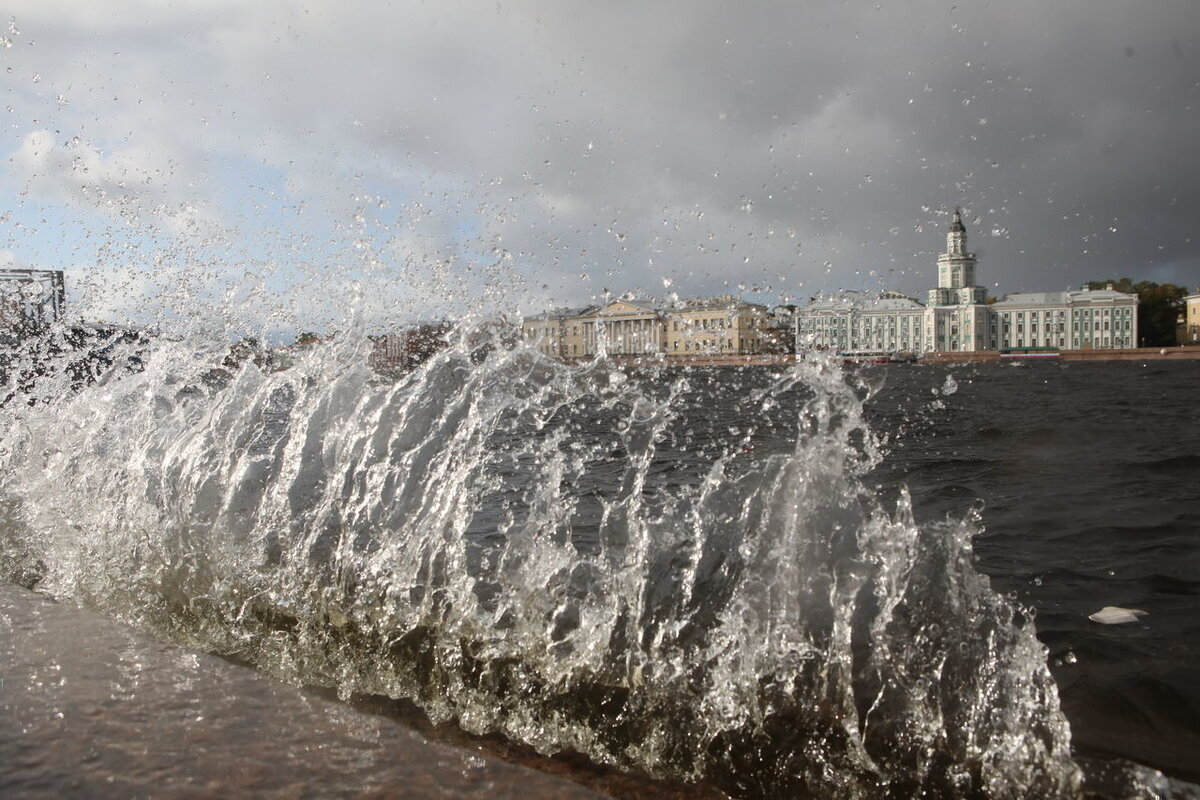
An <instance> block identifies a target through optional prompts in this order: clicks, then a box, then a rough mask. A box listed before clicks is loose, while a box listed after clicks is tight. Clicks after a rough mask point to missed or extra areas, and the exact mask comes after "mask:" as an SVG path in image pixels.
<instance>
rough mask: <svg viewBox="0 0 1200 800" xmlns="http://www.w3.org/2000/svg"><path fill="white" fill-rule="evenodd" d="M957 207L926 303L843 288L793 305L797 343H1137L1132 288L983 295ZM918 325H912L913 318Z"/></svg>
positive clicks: (892, 347) (937, 347)
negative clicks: (1000, 296)
mask: <svg viewBox="0 0 1200 800" xmlns="http://www.w3.org/2000/svg"><path fill="white" fill-rule="evenodd" d="M975 266H976V258H975V254H974V253H971V252H970V251H969V250H968V249H967V229H966V226H965V225H963V221H962V214H961V212H960V210H959V209H955V211H954V219H953V221H952V222H951V223H950V230H949V231H947V233H946V251H945V252H944V253H942V254H940V255H939V256H938V259H937V271H938V285H937V287H936V288H934V289H930V290H929V292H928V295H927V297H926V300H927V302H926V304H925V305H922V304H921V303H919V302H918V301H916V300H914V299H913V298H910V297H906V296H904V295H902V294H899V293H897V292H882V293H878V294H869V293H864V292H840V293H838V294H836V295H833V296H830V297H823V298H819V299H816V300H814V301H813V302H812V303H811V304H810V305H808V306H806V307H804V308H801V309H798V310H797V312H796V347H797V349H798V350H800V351H803V350H809V349H813V350H836V351H838V352H841V353H847V354H868V353H871V354H891V353H935V352H955V351H975V350H998V349H1014V350H1015V349H1022V350H1028V349H1064V350H1087V349H1123V348H1131V347H1136V346H1137V303H1138V298H1137V296H1136V295H1132V294H1124V293H1122V292H1116V291H1113V290H1112V288H1111V287H1109V288H1108V289H1102V290H1093V291H1089V290H1087V289H1086V288H1085V289H1082V290H1080V291H1077V292H1073V291H1066V292H1038V293H1025V294H1010V295H1006V296H1005V298H1004V299H1003V300H1000V301H998V302H994V303H988V302H987V290H986V289H985V288H984V287H983V286H980V285H979V284H977V283H976V277H975ZM915 325H919V326H920V327H919V330H916V331H914V326H915Z"/></svg>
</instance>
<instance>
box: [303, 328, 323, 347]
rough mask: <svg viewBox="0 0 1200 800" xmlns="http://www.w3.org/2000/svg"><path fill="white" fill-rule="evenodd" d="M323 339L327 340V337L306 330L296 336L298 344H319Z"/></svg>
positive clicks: (308, 345) (309, 345) (307, 345)
mask: <svg viewBox="0 0 1200 800" xmlns="http://www.w3.org/2000/svg"><path fill="white" fill-rule="evenodd" d="M323 341H325V337H323V336H321V335H320V334H317V333H313V332H312V331H305V332H304V333H302V334H300V335H299V336H297V337H296V346H297V347H312V346H313V345H318V344H320V343H321V342H323Z"/></svg>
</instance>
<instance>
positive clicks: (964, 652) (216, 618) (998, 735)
mask: <svg viewBox="0 0 1200 800" xmlns="http://www.w3.org/2000/svg"><path fill="white" fill-rule="evenodd" d="M366 347H367V343H366V342H365V341H363V340H361V339H355V338H354V337H350V336H347V337H344V338H343V339H341V340H339V341H338V342H335V343H332V344H328V345H325V346H320V347H315V348H312V349H309V350H307V351H304V352H301V353H299V354H295V355H293V356H292V357H291V359H290V361H291V363H290V365H288V366H286V367H283V368H281V367H280V365H276V366H274V367H271V366H268V365H261V366H260V365H257V364H255V363H253V362H252V361H246V362H244V363H242V364H241V365H239V366H235V367H232V368H229V369H227V370H226V371H225V372H224V373H223V374H222V375H221V376H220V379H216V378H214V377H213V374H212V372H211V371H209V367H210V366H211V364H212V360H213V358H214V353H215V352H217V349H218V348H217V347H216V346H213V345H206V344H204V343H202V342H199V341H197V340H196V339H194V338H189V339H187V340H181V341H175V342H168V341H158V342H156V343H154V344H153V346H152V347H150V348H149V350H148V352H147V353H145V354H144V357H143V362H144V363H142V364H141V366H142V369H141V371H140V372H128V371H123V372H121V373H120V374H116V373H113V374H110V375H108V376H105V377H103V378H102V379H101V380H100V381H99V382H98V383H97V384H95V385H92V386H89V387H86V388H85V389H83V390H80V391H74V392H72V391H71V390H70V388H69V387H68V386H66V385H64V384H63V383H62V382H61V381H60V382H58V383H54V382H53V381H46V382H45V384H44V385H45V386H46V387H48V388H45V389H44V390H43V395H42V396H39V397H38V398H36V402H34V403H33V404H32V405H27V404H25V403H10V404H9V406H8V408H7V409H6V410H5V417H4V426H5V427H4V432H3V444H2V451H0V457H2V458H3V461H4V473H3V474H4V476H5V477H4V478H3V482H2V485H0V492H2V496H3V499H4V503H5V511H4V513H5V514H6V517H7V518H6V519H5V520H4V521H3V528H4V537H5V538H4V542H3V544H2V547H3V559H4V560H3V567H4V569H5V570H6V572H7V577H9V578H10V579H12V578H16V579H19V580H22V581H24V582H26V583H33V582H37V583H38V584H39V586H40V587H41V588H43V589H44V590H46V591H49V592H52V593H54V594H55V595H57V596H60V597H64V598H71V599H74V600H76V601H78V602H82V603H86V604H88V605H92V606H95V607H98V608H101V609H104V610H105V611H107V612H109V613H111V614H114V615H117V616H119V617H122V618H124V619H127V620H130V621H132V622H135V623H136V624H139V625H143V626H148V627H151V628H153V629H156V630H158V631H161V632H164V633H166V634H168V635H170V636H172V637H175V638H177V639H180V640H183V641H187V642H190V643H194V644H198V645H200V646H202V647H205V648H209V649H212V650H215V651H218V652H222V653H227V654H230V655H233V656H237V657H239V658H242V659H246V660H249V661H251V662H253V663H255V664H257V665H259V666H260V667H261V668H262V669H264V670H268V671H270V672H272V673H274V674H277V675H280V676H283V677H285V678H287V679H289V680H294V681H300V682H306V683H320V684H325V685H332V686H336V687H337V688H338V690H339V691H341V692H342V693H344V694H349V693H353V692H373V693H384V694H388V695H392V696H397V697H407V698H411V699H413V700H415V701H416V702H417V703H418V704H419V705H420V706H421V707H422V708H423V709H424V710H425V711H426V712H427V713H428V714H429V716H430V717H431V718H432V719H434V720H438V721H443V720H455V721H457V723H458V724H459V725H461V726H462V727H464V728H466V729H467V730H469V731H473V732H480V733H483V732H500V733H503V734H504V735H505V736H508V737H510V738H512V739H515V740H518V741H522V742H526V743H529V744H531V745H533V746H534V747H536V748H538V749H539V750H542V751H546V752H555V751H561V750H567V749H570V750H576V751H580V752H583V753H586V754H588V755H589V756H591V757H592V758H594V759H596V760H598V761H602V762H607V763H612V764H616V765H620V766H626V767H632V768H639V769H642V770H645V771H647V772H649V773H651V774H653V775H658V776H663V777H669V778H674V779H679V780H693V779H707V780H710V781H713V782H715V783H717V784H718V785H720V786H722V787H723V788H725V789H726V790H727V791H729V792H731V793H733V794H735V795H738V796H766V797H770V796H776V797H784V796H787V797H790V796H801V795H804V794H805V793H811V794H813V795H816V796H822V797H825V796H828V797H866V796H880V795H883V794H887V795H893V796H905V797H907V796H916V795H919V794H922V793H924V794H926V795H932V796H977V795H983V796H990V797H1026V796H1070V795H1073V794H1076V793H1077V792H1078V791H1079V786H1080V775H1079V771H1078V769H1077V768H1076V766H1075V764H1074V762H1072V760H1071V758H1070V755H1069V732H1068V728H1067V724H1066V721H1065V719H1064V717H1063V716H1062V714H1061V712H1060V710H1059V707H1058V698H1057V694H1056V690H1055V687H1054V684H1053V682H1052V680H1051V678H1050V675H1049V673H1048V671H1047V668H1046V659H1045V651H1044V648H1043V647H1042V646H1041V645H1040V644H1039V643H1038V642H1037V640H1036V638H1035V637H1034V632H1033V626H1032V624H1031V622H1030V621H1029V620H1028V619H1026V618H1025V616H1024V615H1023V614H1021V613H1020V612H1019V611H1018V610H1016V609H1014V607H1013V606H1012V605H1011V603H1009V602H1008V601H1006V600H1004V599H1003V598H1001V597H999V596H998V595H997V594H996V593H994V592H993V591H992V590H991V589H990V587H989V585H988V581H987V579H986V578H985V577H983V576H981V575H979V574H978V573H977V572H976V571H975V570H974V569H973V566H972V555H971V537H972V535H973V534H974V533H975V532H976V531H977V529H978V522H977V520H975V519H973V518H971V517H968V518H965V519H961V520H957V521H946V522H942V523H938V524H933V525H924V526H918V525H917V524H915V523H914V521H913V518H912V515H911V512H910V509H909V505H908V502H907V499H906V497H905V496H903V495H902V496H901V499H900V501H899V503H898V504H897V505H896V506H895V507H889V508H885V507H884V505H883V504H882V503H881V502H880V501H879V500H878V499H877V498H876V497H875V496H874V494H873V493H872V492H870V491H868V490H867V489H866V488H865V486H864V484H863V480H862V476H863V474H864V472H865V471H866V470H868V469H869V468H870V467H871V466H872V465H873V464H874V463H875V462H876V459H878V458H879V455H878V452H877V448H876V446H875V444H874V439H873V436H872V434H871V432H870V430H869V429H868V427H867V425H866V423H865V422H864V419H863V411H862V404H863V400H864V396H865V393H866V390H865V389H864V388H863V387H862V386H859V385H856V384H855V383H854V382H853V381H851V380H848V379H847V378H846V376H845V375H843V373H842V372H841V370H840V369H839V368H838V367H837V366H835V365H833V364H830V363H825V362H821V361H816V362H810V363H806V364H803V365H798V366H797V367H795V368H792V369H790V370H788V371H786V372H779V373H775V374H773V375H771V376H770V379H769V380H766V379H764V376H763V374H762V373H756V375H757V377H752V376H751V375H749V374H740V373H721V374H715V373H707V372H695V373H689V372H687V371H673V370H667V369H661V370H657V371H649V372H636V371H629V370H625V371H623V370H621V369H619V368H617V367H615V366H613V365H612V364H610V363H608V362H606V361H605V360H603V359H600V360H597V361H594V362H591V363H587V364H583V365H575V366H568V365H564V364H561V363H557V362H554V361H550V360H547V359H545V358H543V357H541V356H539V355H538V354H537V353H536V352H534V351H532V350H531V349H529V348H527V347H525V346H524V345H521V344H519V343H515V342H514V341H513V337H511V336H509V335H507V334H506V333H505V332H504V326H503V325H502V324H498V323H491V324H486V325H484V324H471V323H464V324H463V325H462V326H460V328H459V329H458V331H457V333H456V336H455V338H454V341H453V342H452V343H451V346H449V347H448V348H446V349H445V350H443V351H441V352H439V353H438V354H436V355H435V356H434V357H433V358H432V359H430V360H429V361H428V362H426V363H425V364H423V365H422V366H420V367H419V368H417V369H415V370H413V371H412V372H410V373H408V374H406V375H404V376H402V377H400V378H399V379H396V380H391V379H388V380H385V379H382V378H380V377H379V376H377V375H375V374H374V373H372V372H371V371H370V370H369V369H368V368H367V366H366V365H365V358H364V355H365V350H366ZM776 423H778V424H776ZM781 431H783V432H784V433H781Z"/></svg>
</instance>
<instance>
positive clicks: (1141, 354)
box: [921, 347, 1200, 364]
mask: <svg viewBox="0 0 1200 800" xmlns="http://www.w3.org/2000/svg"><path fill="white" fill-rule="evenodd" d="M1014 358H1015V357H1014V356H1011V355H1010V356H1005V355H1001V354H1000V352H999V351H998V350H982V351H979V352H975V353H927V354H925V355H924V356H922V358H921V360H922V361H923V362H928V363H934V364H961V363H964V362H968V361H1008V360H1010V359H1014ZM1039 358H1049V359H1051V360H1053V359H1054V358H1056V357H1054V356H1049V357H1047V356H1040V357H1032V358H1022V359H1021V360H1029V361H1036V360H1038V359H1039ZM1194 358H1195V359H1200V347H1137V348H1133V349H1130V350H1061V351H1059V354H1058V356H1057V359H1058V360H1061V361H1179V360H1184V359H1194Z"/></svg>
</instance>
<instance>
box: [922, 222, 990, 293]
mask: <svg viewBox="0 0 1200 800" xmlns="http://www.w3.org/2000/svg"><path fill="white" fill-rule="evenodd" d="M937 267H938V285H937V288H936V289H930V290H929V305H931V306H947V305H977V304H979V303H983V302H985V301H986V300H987V289H985V288H984V287H983V286H976V285H975V254H974V253H970V252H967V228H966V226H965V225H963V221H962V209H961V208H959V207H958V206H955V208H954V221H953V222H951V223H950V230H948V231H947V232H946V252H944V253H941V254H940V255H938V259H937Z"/></svg>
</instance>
